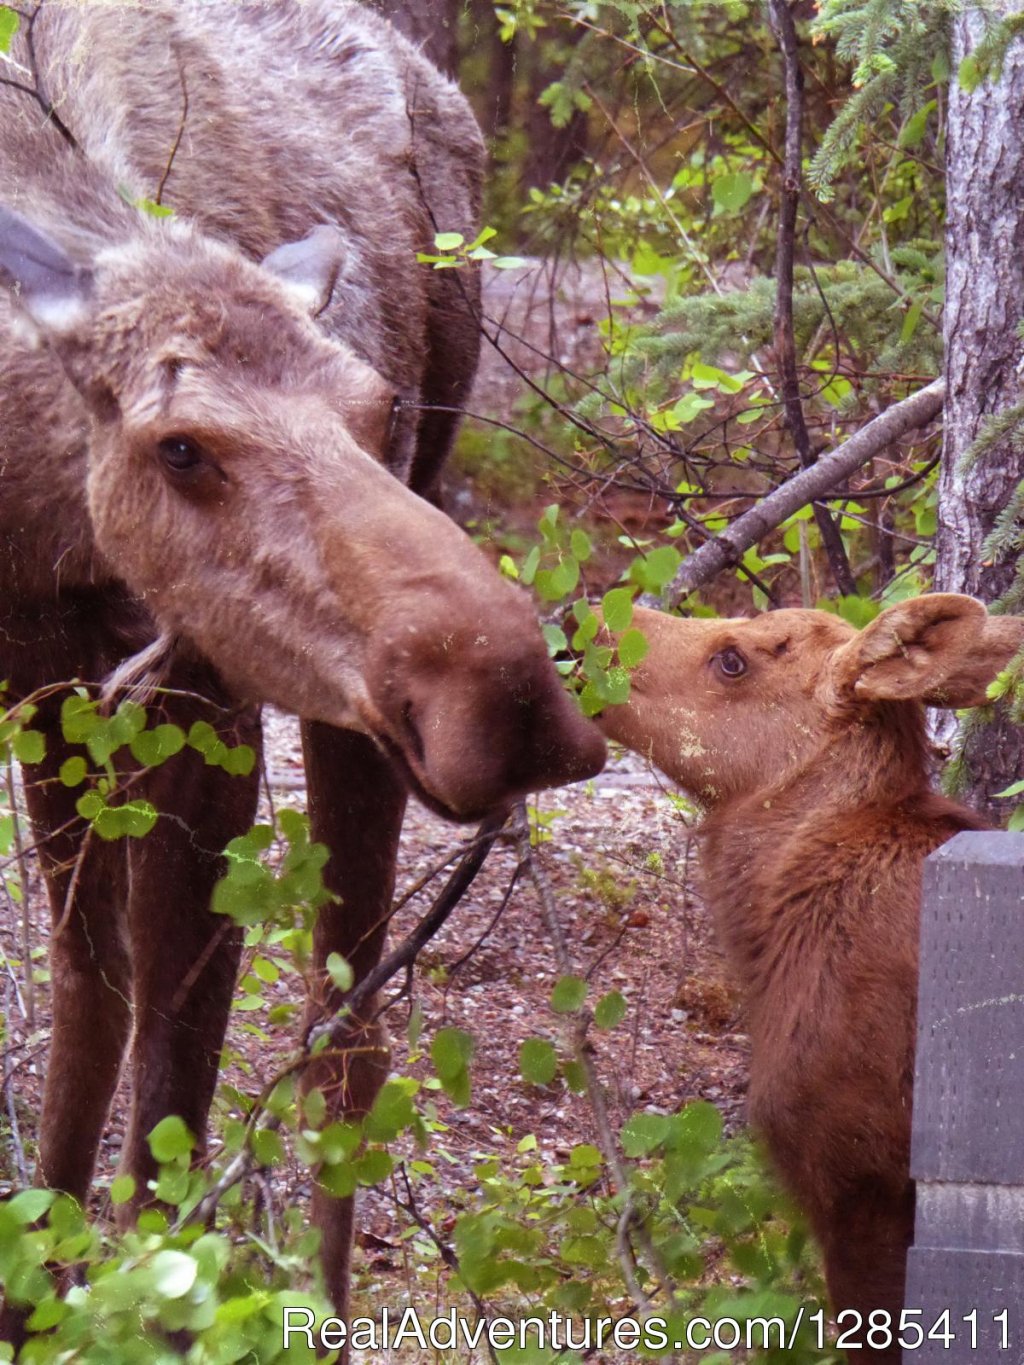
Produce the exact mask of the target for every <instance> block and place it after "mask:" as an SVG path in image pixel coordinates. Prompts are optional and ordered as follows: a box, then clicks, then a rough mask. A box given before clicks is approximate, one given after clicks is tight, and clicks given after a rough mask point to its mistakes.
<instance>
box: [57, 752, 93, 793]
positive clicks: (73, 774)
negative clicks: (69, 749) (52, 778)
mask: <svg viewBox="0 0 1024 1365" xmlns="http://www.w3.org/2000/svg"><path fill="white" fill-rule="evenodd" d="M87 772H88V765H87V764H86V761H85V759H84V758H82V757H81V755H79V754H76V755H75V756H74V758H66V759H65V760H64V762H63V763H62V764H61V765H60V768H59V769H58V776H59V777H60V780H61V782H63V784H64V786H65V787H78V786H81V784H82V783H83V782H84V781H85V775H86V773H87Z"/></svg>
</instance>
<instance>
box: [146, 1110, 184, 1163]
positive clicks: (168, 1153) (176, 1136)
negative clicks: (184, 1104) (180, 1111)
mask: <svg viewBox="0 0 1024 1365" xmlns="http://www.w3.org/2000/svg"><path fill="white" fill-rule="evenodd" d="M147 1141H148V1143H149V1150H150V1152H152V1154H153V1160H154V1161H175V1160H177V1159H178V1158H180V1157H187V1156H188V1155H189V1153H190V1152H191V1151H192V1148H193V1147H194V1146H195V1142H196V1140H195V1138H194V1137H193V1136H192V1134H191V1133H190V1132H189V1130H188V1128H186V1126H185V1121H184V1119H180V1118H179V1117H178V1115H177V1114H168V1115H167V1117H166V1118H163V1119H161V1120H160V1122H159V1123H158V1124H157V1125H156V1127H155V1128H154V1129H153V1131H152V1132H151V1133H150V1135H149V1137H148V1139H147Z"/></svg>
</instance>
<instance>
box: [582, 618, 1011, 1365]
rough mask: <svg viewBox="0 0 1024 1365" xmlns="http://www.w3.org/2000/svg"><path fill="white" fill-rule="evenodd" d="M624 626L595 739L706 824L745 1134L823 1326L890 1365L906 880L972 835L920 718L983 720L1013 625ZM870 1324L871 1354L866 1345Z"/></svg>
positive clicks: (909, 978) (903, 1198)
mask: <svg viewBox="0 0 1024 1365" xmlns="http://www.w3.org/2000/svg"><path fill="white" fill-rule="evenodd" d="M635 624H636V625H637V626H639V627H640V629H641V630H643V632H644V634H645V635H646V636H647V639H648V641H649V643H650V651H649V653H648V655H647V658H646V659H645V661H644V663H643V665H642V666H641V668H640V669H639V670H638V671H637V673H636V674H635V676H634V680H633V687H632V691H631V695H630V699H629V702H628V703H627V704H625V705H623V706H617V707H611V708H609V709H608V710H607V711H606V712H605V713H604V716H603V718H602V723H603V728H604V730H605V733H606V734H608V735H609V736H611V737H612V738H613V739H618V740H621V741H622V742H623V743H624V744H627V745H629V746H630V748H633V749H636V750H637V751H638V752H642V753H645V754H647V755H648V756H649V757H650V758H651V759H652V760H653V761H654V762H655V763H656V764H657V765H658V767H660V768H662V769H663V770H664V771H665V772H666V773H667V774H668V775H669V776H670V777H671V778H673V779H674V780H675V781H677V782H678V783H679V784H680V785H681V786H683V787H685V788H686V789H687V790H688V791H690V792H692V793H693V795H694V796H695V797H697V798H698V799H699V800H700V802H701V803H702V804H703V805H704V806H705V808H706V811H707V816H706V819H705V821H704V823H703V825H702V827H701V828H702V849H703V856H702V869H703V880H704V884H705V890H706V894H707V898H708V902H709V904H710V907H711V909H712V912H713V914H714V917H715V920H716V924H717V928H718V933H719V937H720V939H721V942H722V945H723V947H724V949H725V951H726V953H727V955H728V957H729V958H730V960H731V964H732V967H733V970H734V972H735V975H736V978H737V980H738V981H739V982H740V984H741V985H742V987H743V990H744V993H745V999H746V1009H747V1020H748V1025H749V1029H750V1036H751V1041H752V1044H753V1055H752V1058H751V1067H750V1071H751V1078H750V1117H751V1120H752V1122H753V1123H754V1124H755V1125H756V1126H757V1127H758V1128H759V1129H760V1130H761V1132H762V1133H763V1135H764V1137H765V1139H766V1140H767V1143H768V1146H769V1148H770V1150H771V1153H772V1156H773V1158H774V1160H775V1162H776V1164H777V1166H778V1168H779V1170H780V1172H781V1174H782V1176H783V1177H784V1179H785V1180H786V1182H787V1183H788V1185H789V1186H790V1187H791V1189H792V1191H793V1193H794V1194H795V1195H796V1196H797V1198H798V1199H799V1201H800V1202H801V1203H802V1205H803V1207H804V1209H805V1210H806V1212H807V1214H808V1216H809V1218H810V1221H811V1224H812V1227H813V1229H814V1231H815V1234H816V1235H817V1237H818V1240H819V1241H820V1243H821V1246H822V1250H823V1252H824V1256H825V1270H826V1275H827V1279H828V1288H829V1294H830V1296H831V1299H832V1302H833V1306H834V1308H835V1309H836V1310H837V1311H839V1310H843V1309H852V1310H855V1311H856V1312H858V1313H860V1314H861V1322H860V1325H859V1326H856V1327H854V1329H853V1332H852V1339H854V1340H855V1341H856V1342H857V1343H858V1344H859V1345H860V1346H866V1349H863V1350H858V1351H856V1352H855V1353H854V1356H855V1358H857V1359H872V1360H887V1361H898V1360H899V1359H900V1350H899V1348H898V1346H897V1345H896V1344H895V1337H896V1336H897V1335H898V1333H899V1329H900V1312H901V1310H902V1308H903V1291H904V1281H905V1264H906V1253H907V1248H908V1246H909V1243H910V1239H911V1235H912V1232H913V1215H914V1193H913V1186H912V1183H911V1181H910V1176H909V1155H910V1106H911V1096H912V1083H913V1071H914V1027H915V1013H916V996H917V941H918V931H917V926H918V903H919V898H920V886H921V868H922V863H923V862H924V859H925V858H926V857H927V855H928V854H929V853H930V852H931V851H932V850H933V849H935V848H937V847H938V845H939V844H942V843H944V842H945V841H946V840H947V839H949V838H951V837H952V836H953V835H954V834H955V833H957V832H958V831H959V830H962V829H977V828H979V827H980V826H981V822H980V821H979V820H978V818H977V817H976V816H975V815H974V814H973V813H972V812H971V811H969V810H966V809H965V808H964V807H962V806H958V805H955V804H954V803H953V802H951V801H947V800H946V799H945V798H943V797H940V796H938V795H936V794H935V793H934V792H933V791H932V790H931V789H930V787H929V781H928V769H929V762H928V743H927V739H926V734H925V718H924V707H923V705H922V703H925V704H928V705H931V706H948V707H965V706H976V705H980V704H983V703H984V701H985V699H986V696H985V692H986V687H987V685H988V684H989V683H990V682H991V681H992V679H993V678H994V677H995V675H996V673H997V672H998V671H999V670H1000V669H1001V668H1003V667H1004V666H1005V665H1006V664H1007V663H1008V661H1009V660H1010V658H1011V657H1012V656H1013V655H1014V654H1015V653H1016V651H1017V650H1018V649H1019V648H1020V646H1021V644H1022V643H1024V618H1018V617H1008V616H1002V617H999V616H993V617H989V616H988V615H987V613H986V611H985V608H984V607H983V606H982V604H981V603H980V602H977V601H975V600H974V599H973V598H970V597H961V596H959V595H956V594H944V593H941V594H940V593H936V594H934V595H931V596H925V597H919V598H917V599H915V600H913V601H908V602H903V603H900V604H899V605H897V606H893V607H890V608H888V609H887V610H885V611H883V612H881V613H880V614H879V616H878V617H877V618H876V619H875V620H874V621H873V622H872V623H871V625H869V626H868V627H867V628H866V629H864V630H862V631H860V632H858V631H856V630H854V629H853V627H852V626H849V625H847V624H846V623H845V622H844V621H842V620H840V619H839V618H838V617H836V616H832V615H830V614H828V613H827V612H823V611H800V610H786V611H776V612H770V613H768V614H766V615H763V616H760V617H757V618H756V619H753V620H723V621H710V620H679V619H675V618H672V617H669V616H664V615H660V614H659V613H657V612H651V611H640V610H638V611H637V612H636V613H635ZM875 1310H881V1311H882V1312H884V1313H887V1314H888V1315H889V1317H888V1322H889V1324H890V1325H891V1326H892V1327H893V1337H892V1339H891V1340H892V1344H891V1345H888V1346H886V1345H885V1344H884V1333H883V1334H881V1335H878V1334H872V1335H871V1336H869V1335H868V1331H869V1327H870V1326H871V1325H872V1322H871V1320H870V1314H871V1313H872V1311H875ZM880 1321H881V1319H880V1318H877V1317H876V1318H875V1319H874V1323H876V1324H877V1323H879V1322H880ZM842 1325H844V1326H846V1327H850V1326H851V1321H850V1320H847V1321H846V1322H845V1323H844V1324H842Z"/></svg>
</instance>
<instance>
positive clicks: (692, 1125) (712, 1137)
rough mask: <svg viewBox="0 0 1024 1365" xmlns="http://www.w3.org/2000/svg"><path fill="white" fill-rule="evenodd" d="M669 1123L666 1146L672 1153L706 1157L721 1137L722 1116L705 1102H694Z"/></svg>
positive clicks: (674, 1116)
mask: <svg viewBox="0 0 1024 1365" xmlns="http://www.w3.org/2000/svg"><path fill="white" fill-rule="evenodd" d="M668 1123H669V1137H668V1145H669V1146H670V1147H671V1148H672V1150H673V1151H674V1152H681V1153H683V1154H684V1155H686V1156H689V1157H700V1156H706V1155H708V1154H709V1153H711V1152H713V1151H714V1150H715V1148H716V1147H717V1146H718V1144H719V1142H720V1141H721V1137H722V1116H721V1114H720V1113H719V1112H718V1110H717V1109H716V1108H715V1106H714V1105H713V1104H710V1103H709V1102H708V1101H707V1100H695V1101H694V1102H693V1103H692V1104H688V1105H687V1106H686V1107H685V1108H684V1109H682V1110H680V1112H679V1113H678V1114H674V1115H673V1116H672V1118H671V1119H670V1120H668Z"/></svg>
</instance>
